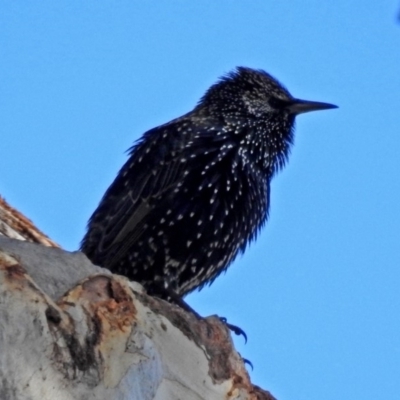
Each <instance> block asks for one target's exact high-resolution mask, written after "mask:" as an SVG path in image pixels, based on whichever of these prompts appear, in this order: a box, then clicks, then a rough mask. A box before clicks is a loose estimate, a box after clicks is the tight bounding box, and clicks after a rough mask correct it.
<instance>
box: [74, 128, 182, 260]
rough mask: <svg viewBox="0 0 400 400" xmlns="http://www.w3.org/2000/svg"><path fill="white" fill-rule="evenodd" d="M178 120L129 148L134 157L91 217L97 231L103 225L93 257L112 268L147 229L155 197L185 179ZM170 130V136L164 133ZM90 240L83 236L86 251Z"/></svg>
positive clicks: (98, 233) (150, 133)
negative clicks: (176, 135) (183, 176)
mask: <svg viewBox="0 0 400 400" xmlns="http://www.w3.org/2000/svg"><path fill="white" fill-rule="evenodd" d="M177 124H179V122H175V123H174V122H172V123H170V124H167V125H164V126H161V127H159V128H155V129H153V130H151V131H148V132H147V133H146V134H145V135H144V137H143V139H142V140H141V141H140V142H138V143H137V144H136V145H134V146H133V147H132V148H131V149H130V155H131V157H130V158H129V160H128V161H127V162H126V164H125V165H124V166H123V167H122V169H121V171H120V172H119V174H118V176H117V178H116V179H115V181H114V182H113V183H112V185H111V186H110V187H109V189H108V190H107V192H106V194H105V195H104V197H103V199H102V201H101V203H100V205H99V207H98V209H97V210H96V211H95V213H94V214H93V216H92V217H91V220H90V221H89V228H90V227H93V230H94V231H96V226H98V227H101V228H99V229H98V230H97V239H98V240H97V243H96V244H95V246H96V249H95V250H94V251H95V252H96V254H95V256H94V258H95V260H96V261H97V262H99V263H100V264H101V265H103V266H106V267H108V268H111V267H112V266H113V265H115V264H116V263H118V261H119V260H121V259H122V258H123V257H124V256H125V255H126V253H127V251H128V250H129V248H130V247H131V245H132V243H134V242H135V241H137V240H138V239H139V238H140V236H141V235H142V234H143V232H144V231H145V229H146V227H145V225H146V217H147V216H148V214H149V213H150V212H151V211H152V209H153V208H154V204H155V202H156V199H157V198H162V195H163V193H165V192H167V191H168V190H170V189H171V187H173V186H175V185H176V183H177V182H179V181H180V180H181V179H182V174H183V171H184V167H185V163H184V162H182V158H181V157H180V154H179V147H180V146H182V145H183V144H182V139H181V138H180V140H178V137H176V138H174V137H173V136H174V133H175V132H176V128H177ZM169 133H171V135H170V136H171V137H168V138H166V137H165V136H164V137H163V135H165V134H167V135H169ZM89 230H90V229H89ZM100 231H101V232H100ZM89 242H90V239H89V238H85V239H84V241H83V246H82V248H83V249H84V251H85V243H87V244H88V243H89ZM89 256H90V254H89ZM100 260H101V261H100Z"/></svg>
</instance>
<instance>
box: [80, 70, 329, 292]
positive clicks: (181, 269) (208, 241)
mask: <svg viewBox="0 0 400 400" xmlns="http://www.w3.org/2000/svg"><path fill="white" fill-rule="evenodd" d="M329 108H336V106H334V105H332V104H327V103H319V102H313V101H305V100H299V99H296V98H294V97H293V96H292V95H291V94H290V93H289V92H288V90H287V89H286V88H285V87H283V86H282V85H281V84H280V83H279V82H278V81H277V80H276V79H274V78H273V77H272V76H271V75H269V74H268V73H266V72H265V71H262V70H254V69H250V68H244V67H238V68H236V70H234V71H232V72H230V73H229V74H228V75H226V76H224V77H222V78H221V79H220V80H219V81H218V82H217V83H216V84H214V85H212V86H211V87H210V88H209V89H208V90H207V92H206V93H205V95H204V96H203V97H202V98H201V99H200V101H199V103H198V104H197V106H196V107H195V108H194V109H193V110H192V111H191V112H189V113H187V114H185V115H183V116H181V117H179V118H177V119H174V120H172V121H170V122H168V123H166V124H164V125H161V126H159V127H156V128H154V129H151V130H149V131H147V132H146V133H145V134H144V135H143V137H142V138H141V139H140V140H139V141H138V142H136V143H135V144H134V145H133V146H132V147H131V148H130V150H129V151H130V153H129V154H130V157H129V159H128V161H127V162H126V163H125V165H124V166H123V167H122V169H121V170H120V172H119V174H118V176H117V177H116V179H115V180H114V182H113V183H112V185H111V186H110V187H109V188H108V190H107V192H106V193H105V195H104V197H103V198H102V200H101V202H100V205H99V206H98V208H97V209H96V210H95V212H94V213H93V215H92V216H91V218H90V220H89V223H88V230H87V233H86V235H85V237H84V238H83V240H82V247H81V249H82V251H83V252H84V253H85V254H86V255H87V256H88V257H89V259H91V261H92V262H93V263H95V264H97V265H100V266H102V267H104V268H108V269H110V270H111V271H112V272H114V273H117V274H121V275H125V276H127V277H128V278H130V279H132V280H134V281H137V282H140V283H141V284H142V285H143V286H144V287H145V288H146V289H147V290H148V292H149V293H151V294H155V295H158V296H160V297H163V298H169V297H168V296H167V295H166V293H168V292H171V291H172V292H173V293H175V294H176V295H177V296H178V297H179V298H182V297H183V296H184V295H186V294H187V293H189V292H191V291H193V290H194V289H197V288H198V289H201V288H202V287H203V286H204V285H206V284H211V283H212V282H213V281H214V279H215V278H216V277H217V276H218V275H219V274H220V273H221V272H222V271H224V270H226V269H227V268H228V266H229V265H230V264H231V263H232V261H233V260H234V259H235V257H236V256H237V255H238V253H243V252H244V251H245V249H246V247H247V245H248V244H249V243H250V242H252V241H253V240H254V239H256V237H257V235H258V233H259V231H260V229H261V227H262V226H263V225H264V224H265V222H266V221H267V218H268V211H269V198H270V181H271V179H272V177H273V176H274V175H275V173H276V172H277V171H278V170H280V169H281V168H282V167H283V166H284V165H285V164H286V162H287V160H288V156H289V153H290V148H291V146H292V144H293V138H294V136H293V127H294V120H295V117H296V115H297V114H300V113H305V112H308V111H316V110H325V109H329Z"/></svg>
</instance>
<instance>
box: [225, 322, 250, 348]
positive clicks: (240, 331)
mask: <svg viewBox="0 0 400 400" xmlns="http://www.w3.org/2000/svg"><path fill="white" fill-rule="evenodd" d="M219 319H220V320H221V322H223V323H224V324H225V325H226V326H227V328H228V329H229V330H230V331H232V332H233V333H234V334H235V335H238V336H240V335H243V337H244V342H245V343H247V335H246V332H245V331H244V330H243V329H242V328H239V327H238V326H236V325H232V324H230V323H228V320H227V319H226V318H225V317H219Z"/></svg>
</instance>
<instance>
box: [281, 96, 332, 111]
mask: <svg viewBox="0 0 400 400" xmlns="http://www.w3.org/2000/svg"><path fill="white" fill-rule="evenodd" d="M330 108H338V106H335V105H333V104H329V103H320V102H319V101H308V100H300V99H293V100H292V101H291V102H290V104H289V105H288V106H286V109H287V110H289V111H290V112H291V113H292V114H303V113H306V112H310V111H319V110H329V109H330Z"/></svg>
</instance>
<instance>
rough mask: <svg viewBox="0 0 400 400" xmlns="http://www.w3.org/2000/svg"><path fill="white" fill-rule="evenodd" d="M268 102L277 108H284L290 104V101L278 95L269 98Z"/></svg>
mask: <svg viewBox="0 0 400 400" xmlns="http://www.w3.org/2000/svg"><path fill="white" fill-rule="evenodd" d="M268 104H269V105H270V106H271V107H272V108H275V110H283V109H284V108H285V107H286V106H287V105H288V102H287V101H285V100H282V99H278V98H277V97H271V98H270V99H269V100H268Z"/></svg>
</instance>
